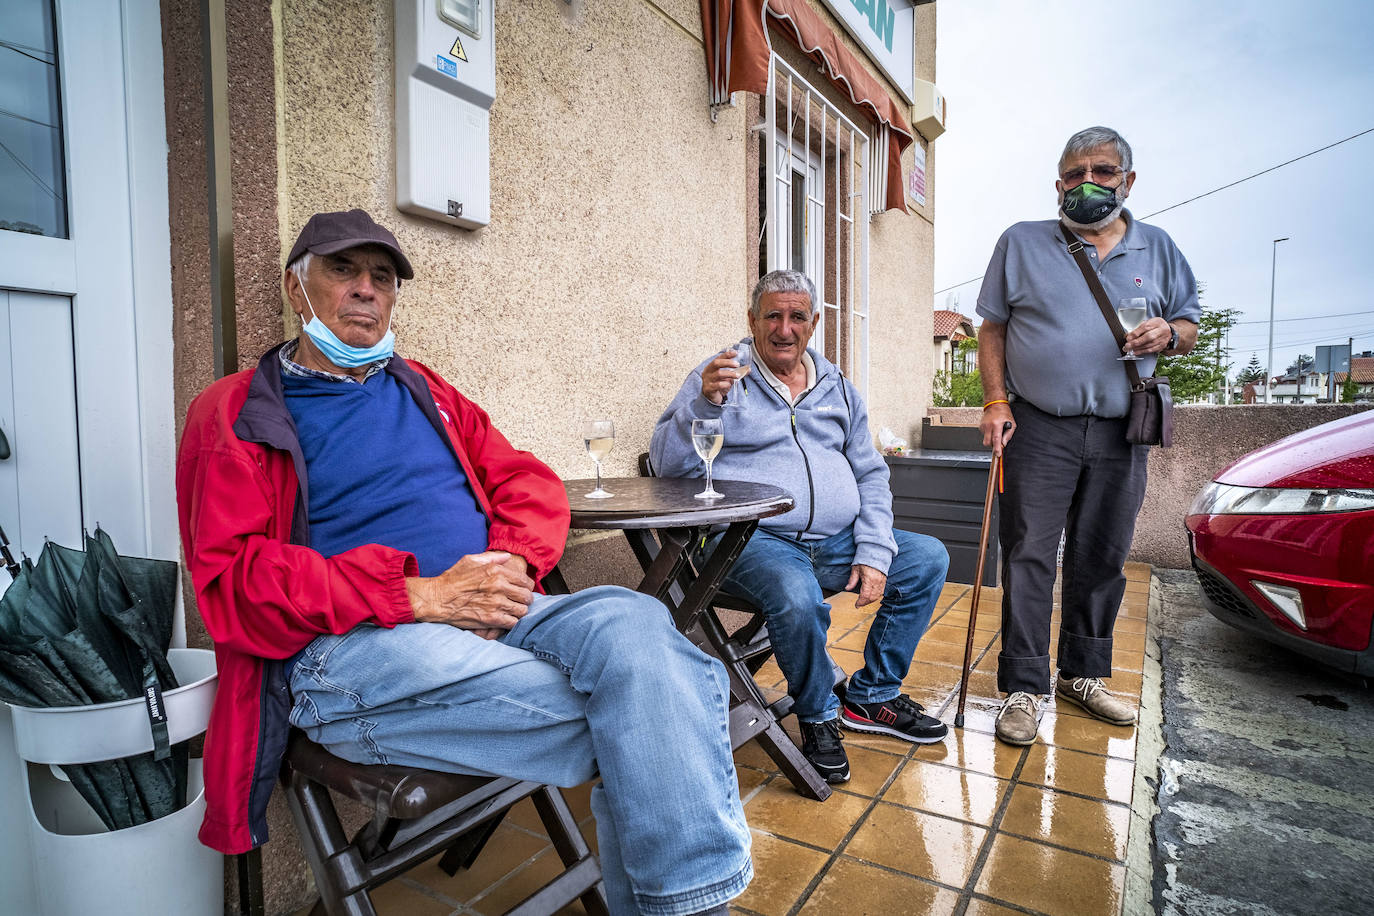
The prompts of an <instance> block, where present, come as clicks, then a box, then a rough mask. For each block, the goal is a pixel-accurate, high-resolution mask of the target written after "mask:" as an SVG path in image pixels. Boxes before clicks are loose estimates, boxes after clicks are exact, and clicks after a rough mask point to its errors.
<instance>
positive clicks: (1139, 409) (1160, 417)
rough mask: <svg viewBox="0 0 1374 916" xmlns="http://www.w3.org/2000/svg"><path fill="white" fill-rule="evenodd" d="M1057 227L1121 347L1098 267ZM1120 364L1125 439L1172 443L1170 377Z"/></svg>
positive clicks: (1118, 328) (1064, 229) (1061, 226)
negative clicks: (1126, 408)
mask: <svg viewBox="0 0 1374 916" xmlns="http://www.w3.org/2000/svg"><path fill="white" fill-rule="evenodd" d="M1059 231H1060V232H1062V233H1064V241H1066V242H1068V243H1069V254H1071V255H1073V259H1074V260H1075V261H1077V262H1078V269H1079V270H1081V271H1082V272H1083V279H1084V280H1086V281H1088V289H1090V290H1092V294H1093V298H1094V299H1096V300H1097V307H1098V308H1099V309H1101V310H1102V317H1103V318H1105V319H1107V326H1108V327H1110V328H1111V329H1112V336H1113V337H1115V338H1116V345H1117V346H1118V347H1120V348H1121V349H1122V350H1123V351H1124V350H1125V348H1126V331H1125V329H1124V328H1122V327H1121V321H1120V320H1119V319H1118V318H1117V317H1116V310H1115V309H1113V308H1112V304H1111V301H1110V300H1109V299H1108V298H1107V291H1106V290H1105V289H1103V288H1102V281H1101V280H1099V279H1098V277H1097V271H1096V270H1094V269H1093V265H1092V262H1090V261H1089V260H1088V256H1087V255H1086V254H1085V253H1084V252H1083V243H1082V242H1080V241H1079V240H1078V238H1077V237H1076V236H1075V235H1074V234H1073V233H1072V232H1070V231H1069V227H1068V226H1065V225H1064V224H1063V223H1060V224H1059ZM1122 365H1124V366H1125V367H1126V378H1127V380H1128V381H1129V382H1130V384H1131V409H1130V412H1129V413H1128V414H1127V415H1126V441H1127V442H1133V443H1135V444H1136V445H1160V446H1163V447H1164V448H1169V447H1170V446H1172V445H1173V444H1174V399H1173V395H1172V394H1171V393H1170V391H1169V379H1168V378H1167V377H1166V376H1162V375H1158V376H1153V377H1151V378H1141V377H1140V372H1139V371H1138V370H1137V369H1136V367H1135V361H1134V360H1125V361H1124V362H1123V363H1122Z"/></svg>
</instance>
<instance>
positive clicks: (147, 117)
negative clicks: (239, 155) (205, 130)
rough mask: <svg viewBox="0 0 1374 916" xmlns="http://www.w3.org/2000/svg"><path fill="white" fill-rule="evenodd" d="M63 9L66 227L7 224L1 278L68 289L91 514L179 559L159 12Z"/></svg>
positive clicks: (90, 2)
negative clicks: (32, 231)
mask: <svg viewBox="0 0 1374 916" xmlns="http://www.w3.org/2000/svg"><path fill="white" fill-rule="evenodd" d="M56 8H57V50H58V65H59V73H60V81H61V82H60V85H61V92H62V124H63V138H64V147H65V150H66V156H67V162H66V168H67V199H68V202H69V203H68V225H69V229H70V236H71V238H70V239H53V238H44V237H40V236H33V235H27V234H24V233H19V232H5V231H0V287H6V288H10V289H17V290H27V291H32V292H40V293H51V294H56V295H61V296H70V297H71V298H72V323H73V329H74V338H73V344H74V349H75V353H76V397H77V405H78V414H77V416H78V435H79V437H80V441H81V443H82V450H81V490H82V505H83V518H82V524H83V525H85V526H86V527H88V528H94V527H95V525H96V524H97V523H99V524H100V525H101V526H102V527H104V528H105V529H106V530H107V531H109V533H110V535H111V537H112V538H113V539H114V542H115V545H116V546H117V547H118V548H119V550H120V551H121V552H123V553H128V554H134V555H143V556H151V557H159V558H162V559H169V560H175V559H178V557H179V538H178V536H177V516H176V498H175V492H174V488H173V472H174V460H175V449H176V442H175V428H176V425H175V417H174V416H173V409H174V408H173V403H174V401H173V388H172V295H171V263H170V257H171V240H170V235H169V229H168V201H167V134H166V124H165V120H164V108H163V106H164V97H165V93H164V88H163V74H162V22H161V13H160V11H159V7H158V4H157V3H156V2H152V0H56ZM14 445H15V447H16V448H22V447H23V443H14ZM71 546H76V545H71Z"/></svg>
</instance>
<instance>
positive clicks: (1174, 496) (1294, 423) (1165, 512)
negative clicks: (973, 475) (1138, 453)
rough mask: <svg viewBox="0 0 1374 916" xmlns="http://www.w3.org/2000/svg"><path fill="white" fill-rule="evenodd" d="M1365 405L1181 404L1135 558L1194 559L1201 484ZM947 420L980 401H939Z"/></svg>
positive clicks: (1157, 562) (969, 421) (1155, 456)
mask: <svg viewBox="0 0 1374 916" xmlns="http://www.w3.org/2000/svg"><path fill="white" fill-rule="evenodd" d="M1369 409H1370V408H1369V407H1368V406H1367V405H1362V404H1359V405H1357V404H1295V405H1282V404H1272V405H1268V406H1263V405H1261V406H1251V407H1243V406H1239V405H1234V406H1227V407H1204V406H1188V407H1179V408H1177V409H1176V410H1175V411H1174V446H1173V448H1168V449H1164V448H1156V449H1151V451H1150V467H1149V475H1150V483H1149V487H1148V489H1147V490H1146V492H1145V505H1144V506H1143V507H1141V510H1140V516H1139V517H1138V518H1137V520H1136V526H1135V541H1134V542H1133V543H1132V545H1131V556H1130V558H1131V559H1132V560H1135V561H1138V562H1141V563H1150V564H1152V565H1154V566H1162V567H1165V568H1170V569H1186V568H1188V566H1189V559H1188V536H1187V534H1186V533H1185V529H1184V527H1183V518H1184V516H1185V515H1186V514H1187V512H1188V506H1189V505H1190V504H1191V503H1192V501H1193V497H1195V496H1197V494H1198V491H1199V490H1201V489H1202V487H1203V486H1204V485H1205V484H1206V483H1207V482H1208V481H1209V480H1211V479H1212V478H1213V477H1214V476H1215V475H1216V473H1217V472H1218V471H1220V470H1221V469H1222V468H1224V467H1226V465H1228V464H1230V463H1231V462H1232V461H1235V460H1236V459H1237V458H1239V457H1240V456H1242V455H1244V454H1246V453H1247V452H1252V451H1254V450H1255V449H1257V448H1259V447H1260V446H1263V445H1268V444H1269V443H1271V442H1275V441H1277V440H1279V439H1282V438H1283V437H1284V436H1291V435H1292V434H1293V433H1296V432H1300V431H1302V430H1304V429H1311V428H1312V427H1313V426H1318V425H1320V424H1322V423H1328V422H1330V421H1332V420H1336V419H1339V418H1341V417H1345V416H1349V415H1350V414H1352V413H1359V412H1360V411H1363V410H1369ZM929 413H930V414H931V416H940V417H942V418H943V420H944V422H945V423H947V424H956V425H968V426H973V425H977V423H978V418H979V416H980V415H981V413H982V411H980V410H979V409H978V408H976V407H936V408H931V410H930V411H929Z"/></svg>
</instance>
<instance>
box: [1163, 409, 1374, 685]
mask: <svg viewBox="0 0 1374 916" xmlns="http://www.w3.org/2000/svg"><path fill="white" fill-rule="evenodd" d="M1187 526H1188V546H1189V550H1190V551H1191V553H1192V557H1193V569H1194V570H1196V571H1197V576H1198V581H1199V582H1200V583H1201V584H1202V591H1203V594H1204V595H1205V596H1206V598H1207V609H1208V610H1209V611H1211V612H1212V614H1213V616H1215V617H1217V618H1218V619H1219V620H1222V621H1225V622H1226V623H1229V624H1231V625H1233V626H1235V627H1238V628H1240V629H1242V630H1246V631H1248V632H1251V633H1254V634H1255V635H1256V636H1260V637H1263V638H1264V639H1268V640H1271V641H1273V642H1276V643H1278V644H1279V645H1281V646H1285V647H1287V648H1289V649H1292V650H1293V651H1294V652H1299V653H1301V654H1303V655H1307V656H1310V657H1311V658H1314V659H1316V660H1318V661H1320V662H1323V663H1324V664H1327V665H1330V666H1332V667H1334V668H1339V669H1341V670H1343V671H1352V672H1354V673H1356V674H1360V675H1371V674H1374V648H1371V642H1370V637H1371V627H1372V626H1374V410H1370V411H1365V412H1363V413H1358V414H1354V415H1353V416H1349V417H1345V418H1343V419H1340V420H1333V421H1332V422H1330V423H1323V424H1322V425H1321V426H1316V427H1313V428H1312V429H1309V430H1306V431H1304V432H1300V433H1296V434H1294V435H1292V436H1289V437H1287V438H1286V439H1280V440H1279V441H1278V442H1275V443H1274V444H1272V445H1267V446H1265V447H1264V448H1262V449H1259V450H1257V451H1253V452H1251V453H1250V454H1248V455H1246V456H1244V457H1243V458H1241V459H1240V460H1238V461H1236V462H1234V463H1233V464H1231V465H1229V466H1228V467H1227V468H1225V469H1224V470H1223V471H1222V472H1221V473H1219V474H1217V476H1216V479H1215V480H1213V481H1212V482H1211V483H1209V484H1208V485H1207V486H1205V487H1203V488H1202V492H1201V493H1199V494H1198V496H1197V499H1195V500H1193V505H1192V506H1191V507H1190V508H1189V509H1188V519H1187Z"/></svg>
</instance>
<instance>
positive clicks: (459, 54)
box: [448, 35, 468, 61]
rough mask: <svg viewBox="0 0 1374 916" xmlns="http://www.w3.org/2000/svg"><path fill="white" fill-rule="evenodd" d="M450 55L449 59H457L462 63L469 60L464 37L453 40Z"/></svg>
mask: <svg viewBox="0 0 1374 916" xmlns="http://www.w3.org/2000/svg"><path fill="white" fill-rule="evenodd" d="M448 54H449V57H456V58H458V59H459V60H462V61H466V60H467V59H468V54H467V52H466V51H464V50H463V36H461V35H459V36H458V37H457V38H455V39H453V47H452V48H450V49H449V52H448Z"/></svg>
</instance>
